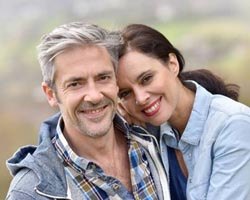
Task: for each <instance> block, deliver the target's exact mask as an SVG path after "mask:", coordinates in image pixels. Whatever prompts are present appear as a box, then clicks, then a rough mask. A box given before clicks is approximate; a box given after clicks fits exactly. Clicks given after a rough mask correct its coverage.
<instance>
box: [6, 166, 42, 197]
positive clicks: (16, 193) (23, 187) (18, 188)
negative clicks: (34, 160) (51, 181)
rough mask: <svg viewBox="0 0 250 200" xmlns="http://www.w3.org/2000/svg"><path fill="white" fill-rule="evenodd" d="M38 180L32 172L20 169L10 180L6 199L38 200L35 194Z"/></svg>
mask: <svg viewBox="0 0 250 200" xmlns="http://www.w3.org/2000/svg"><path fill="white" fill-rule="evenodd" d="M38 182H39V179H38V177H37V176H36V174H35V173H34V171H33V170H30V169H28V168H23V169H21V170H20V171H19V172H18V173H17V174H16V175H15V176H14V178H13V179H12V181H11V184H10V187H9V191H8V194H7V197H6V199H8V200H13V199H19V200H22V199H25V200H26V199H27V200H29V199H40V197H38V195H37V193H36V192H35V186H36V185H37V184H38Z"/></svg>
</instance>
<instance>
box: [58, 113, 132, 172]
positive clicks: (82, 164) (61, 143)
mask: <svg viewBox="0 0 250 200" xmlns="http://www.w3.org/2000/svg"><path fill="white" fill-rule="evenodd" d="M113 122H114V126H115V128H117V129H119V130H120V131H121V132H122V133H124V134H125V137H126V138H127V139H130V138H131V136H130V132H129V124H128V123H127V122H126V120H125V119H123V118H122V117H121V116H120V115H118V114H116V115H115V117H114V121H113ZM63 127H64V122H63V118H62V116H60V118H59V120H58V123H57V127H56V132H57V133H56V136H55V138H54V142H53V143H54V145H55V147H56V151H57V153H58V155H59V157H60V158H61V159H62V160H63V161H65V162H67V163H68V164H69V165H71V166H73V167H74V168H75V169H76V170H77V171H81V170H87V168H88V166H89V165H90V164H92V162H91V161H90V160H88V159H86V158H83V157H80V156H78V155H77V154H76V153H75V152H74V151H73V150H72V149H71V147H70V146H69V143H68V142H67V140H66V138H65V137H64V135H63Z"/></svg>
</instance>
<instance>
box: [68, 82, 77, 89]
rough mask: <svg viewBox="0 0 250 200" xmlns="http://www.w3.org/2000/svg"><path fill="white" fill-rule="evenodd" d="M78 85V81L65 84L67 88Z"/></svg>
mask: <svg viewBox="0 0 250 200" xmlns="http://www.w3.org/2000/svg"><path fill="white" fill-rule="evenodd" d="M78 85H79V83H78V82H72V83H69V84H68V85H67V88H74V87H77V86H78Z"/></svg>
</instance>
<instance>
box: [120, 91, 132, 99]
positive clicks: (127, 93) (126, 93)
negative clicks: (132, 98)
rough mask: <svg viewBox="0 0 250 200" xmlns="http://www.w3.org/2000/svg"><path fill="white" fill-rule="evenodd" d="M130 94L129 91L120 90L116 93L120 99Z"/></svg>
mask: <svg viewBox="0 0 250 200" xmlns="http://www.w3.org/2000/svg"><path fill="white" fill-rule="evenodd" d="M129 94H130V91H122V92H119V93H118V96H119V98H120V99H125V98H126V97H128V96H129Z"/></svg>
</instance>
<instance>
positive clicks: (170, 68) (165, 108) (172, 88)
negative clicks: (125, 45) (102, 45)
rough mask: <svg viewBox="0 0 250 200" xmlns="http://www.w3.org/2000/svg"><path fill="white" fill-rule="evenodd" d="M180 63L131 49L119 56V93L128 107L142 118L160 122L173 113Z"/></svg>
mask: <svg viewBox="0 0 250 200" xmlns="http://www.w3.org/2000/svg"><path fill="white" fill-rule="evenodd" d="M178 73H179V65H178V62H177V59H176V56H175V55H174V54H169V61H168V62H167V63H163V62H161V61H159V60H158V59H155V58H153V57H150V56H148V55H145V54H142V53H140V52H137V51H131V52H128V53H127V54H125V55H124V56H123V57H122V58H121V59H120V60H119V67H118V71H117V79H118V86H119V97H120V98H121V101H122V105H123V107H124V108H125V109H126V111H127V112H128V113H129V114H130V115H132V116H133V117H134V118H136V119H137V120H139V121H141V122H148V123H151V124H153V125H156V126H159V125H160V124H162V123H164V122H166V121H168V120H169V119H170V118H171V116H172V115H173V113H174V111H175V109H176V105H177V102H178V100H179V88H180V84H179V83H180V82H179V80H178V77H177V75H178Z"/></svg>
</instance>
